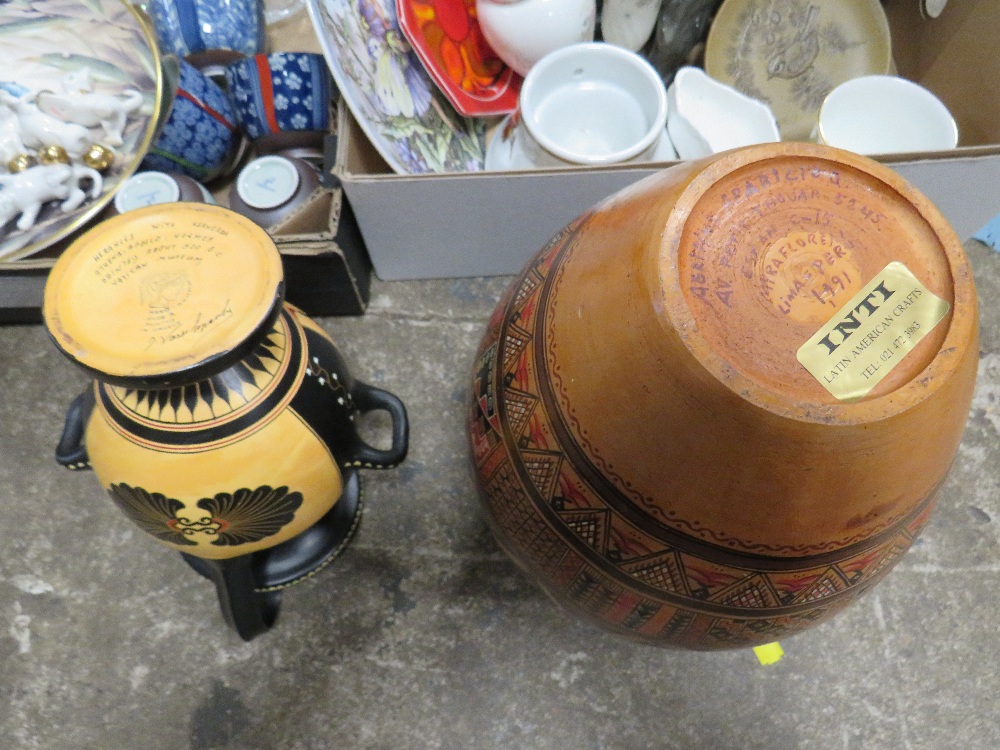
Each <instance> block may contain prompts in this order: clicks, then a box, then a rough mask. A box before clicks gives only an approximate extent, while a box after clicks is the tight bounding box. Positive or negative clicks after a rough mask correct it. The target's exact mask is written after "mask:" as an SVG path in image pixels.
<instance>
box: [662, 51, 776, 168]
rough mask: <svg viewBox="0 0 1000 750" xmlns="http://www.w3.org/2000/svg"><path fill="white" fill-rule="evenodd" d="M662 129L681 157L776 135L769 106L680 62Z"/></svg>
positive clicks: (768, 139)
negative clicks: (683, 65)
mask: <svg viewBox="0 0 1000 750" xmlns="http://www.w3.org/2000/svg"><path fill="white" fill-rule="evenodd" d="M667 102H668V106H667V131H668V132H669V133H670V139H671V140H672V141H673V143H674V147H675V148H676V149H677V154H678V155H679V156H680V158H681V159H700V158H701V157H703V156H709V155H711V154H717V153H719V152H720V151H727V150H729V149H731V148H738V147H740V146H751V145H753V144H755V143H774V142H776V141H780V140H781V134H780V133H779V132H778V123H777V121H776V120H775V119H774V115H773V114H772V112H771V108H770V107H768V106H767V105H766V104H764V103H763V102H761V101H758V100H756V99H752V98H750V97H749V96H746V95H745V94H742V93H740V92H739V91H737V90H736V89H734V88H733V87H732V86H727V85H726V84H724V83H722V82H721V81H717V80H715V79H714V78H712V77H711V76H710V75H708V74H707V73H706V72H705V71H704V70H702V69H701V68H695V67H690V66H687V67H683V68H681V69H680V70H678V71H677V74H676V75H675V76H674V80H673V81H672V82H671V84H670V86H669V88H668V89H667Z"/></svg>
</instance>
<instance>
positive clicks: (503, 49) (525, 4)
mask: <svg viewBox="0 0 1000 750" xmlns="http://www.w3.org/2000/svg"><path fill="white" fill-rule="evenodd" d="M476 17H477V19H478V21H479V28H480V29H481V30H482V32H483V36H484V37H485V38H486V41H487V42H488V43H489V45H490V47H492V48H493V51H494V52H496V53H497V56H498V57H499V58H500V59H501V60H503V61H504V62H505V63H507V65H509V66H510V67H511V68H513V69H514V70H515V71H516V72H517V73H519V74H520V75H522V76H526V75H527V74H528V71H529V70H530V69H531V67H532V66H533V65H534V64H535V63H536V62H538V61H539V60H541V59H542V58H543V57H544V56H545V55H547V54H548V53H549V52H551V51H552V50H555V49H559V48H560V47H565V46H567V45H570V44H576V43H578V42H589V41H592V40H593V39H594V29H595V26H596V24H597V0H477V2H476Z"/></svg>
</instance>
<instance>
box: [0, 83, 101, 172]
mask: <svg viewBox="0 0 1000 750" xmlns="http://www.w3.org/2000/svg"><path fill="white" fill-rule="evenodd" d="M0 104H5V105H7V106H8V107H10V108H11V109H12V110H14V112H15V113H16V114H17V119H18V122H19V123H20V125H21V138H22V140H23V141H24V145H25V146H27V147H28V148H40V147H42V146H62V147H63V148H64V149H66V153H67V154H69V156H70V158H72V159H79V158H80V157H81V156H82V155H83V152H84V151H86V150H87V147H88V146H90V145H91V144H93V143H94V140H95V139H94V136H93V134H92V133H91V132H90V131H89V130H88V129H87V128H85V127H84V126H83V125H79V124H77V123H75V122H63V121H62V120H60V119H58V118H55V117H52V116H51V115H47V114H45V113H44V112H42V111H41V110H40V109H38V107H36V106H35V105H34V104H32V103H31V102H29V101H28V98H27V96H23V97H20V98H18V97H16V96H12V95H11V94H9V93H8V92H6V91H4V90H2V89H0Z"/></svg>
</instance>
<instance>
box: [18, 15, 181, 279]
mask: <svg viewBox="0 0 1000 750" xmlns="http://www.w3.org/2000/svg"><path fill="white" fill-rule="evenodd" d="M0 89H3V90H5V91H6V92H8V93H9V94H11V95H12V96H14V97H18V98H20V99H22V100H23V101H25V102H26V103H28V104H29V105H30V106H31V107H36V108H38V107H39V103H38V94H39V93H41V92H51V93H49V94H46V97H48V99H50V100H51V99H53V98H54V96H55V95H58V96H59V97H65V98H66V99H67V100H72V98H73V97H74V96H84V95H86V94H96V95H101V96H110V97H113V98H115V99H119V100H122V101H125V100H126V99H127V98H128V97H135V96H136V95H138V96H139V97H141V103H139V104H138V106H137V107H136V108H134V109H130V111H128V113H127V114H126V116H125V121H124V123H123V128H122V130H121V134H120V135H121V142H120V143H117V139H116V138H114V137H112V138H111V139H110V140H111V141H112V142H113V145H112V144H110V143H108V142H107V141H108V140H109V138H108V131H107V129H106V128H105V127H103V126H102V125H100V124H95V125H81V123H76V124H77V125H81V126H82V127H86V128H87V130H88V131H89V133H90V134H92V136H93V144H94V145H98V146H103V147H104V148H105V149H108V150H110V152H111V154H112V161H111V165H110V166H109V167H107V168H105V169H104V170H103V172H102V180H101V187H100V190H99V191H98V192H97V194H96V196H93V197H91V195H89V194H88V197H87V199H86V200H84V202H83V203H82V204H80V205H79V206H77V207H75V208H72V209H71V210H68V211H64V210H62V204H61V200H60V199H54V200H48V201H45V202H44V203H43V205H42V208H41V210H40V212H39V214H38V217H37V219H36V220H35V222H34V223H33V224H32V225H31V226H29V227H27V228H25V229H19V228H18V227H17V219H18V218H19V216H20V211H18V212H17V213H16V214H15V215H13V216H12V217H10V219H9V220H8V221H7V222H6V223H5V224H4V225H3V226H2V227H0V262H9V261H14V260H19V259H22V258H25V257H27V256H30V255H33V254H35V253H38V252H40V251H42V250H44V249H45V248H47V247H49V246H51V245H53V244H55V243H56V242H58V241H60V240H62V239H64V238H66V237H68V236H69V235H71V234H73V233H74V232H76V231H77V230H78V229H80V228H81V227H83V226H84V225H85V224H86V223H87V222H88V221H90V220H91V219H93V218H94V217H95V216H96V215H97V213H98V212H99V211H100V210H101V209H102V208H103V207H104V206H105V205H106V204H107V203H108V201H110V200H111V198H112V197H113V195H114V193H115V191H116V190H117V189H118V187H119V186H120V184H121V183H122V182H123V181H124V180H125V179H126V178H127V177H128V176H130V175H131V174H132V173H133V172H134V171H135V170H136V168H137V167H138V166H139V163H140V162H141V161H142V158H143V157H144V156H145V153H146V151H147V149H148V148H149V144H150V142H151V141H152V138H153V134H154V131H155V129H156V125H157V117H158V114H159V113H160V110H161V109H162V107H163V103H164V92H163V71H162V69H161V60H160V56H159V52H158V51H157V46H156V39H155V36H154V34H153V31H152V28H151V26H150V25H149V22H148V20H146V19H145V17H144V16H142V15H141V14H140V12H139V11H137V10H136V9H135V8H133V7H132V5H130V4H129V3H127V2H125V0H48V1H47V2H31V1H30V0H9V2H5V3H3V4H0ZM81 92H82V93H81ZM78 101H81V100H78ZM39 111H41V109H40V108H39ZM10 112H11V110H10V108H9V106H7V105H3V104H0V115H9V113H10ZM36 150H37V149H35V148H32V149H29V150H28V153H29V155H32V156H33V155H34V152H35V151H36ZM74 163H77V164H82V162H81V161H79V160H78V159H77V160H74ZM81 180H82V182H81V183H79V187H81V188H82V189H84V190H85V191H86V190H87V188H88V187H91V186H92V185H91V183H89V181H88V178H86V177H81ZM13 189H16V181H15V180H14V179H12V175H11V173H10V170H9V169H8V167H7V166H6V165H0V197H2V196H3V193H4V191H5V190H13ZM88 193H89V191H88ZM6 215H7V214H6V213H4V214H3V215H2V216H0V218H3V217H5V216H6Z"/></svg>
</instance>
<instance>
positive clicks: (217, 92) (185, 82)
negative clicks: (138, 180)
mask: <svg viewBox="0 0 1000 750" xmlns="http://www.w3.org/2000/svg"><path fill="white" fill-rule="evenodd" d="M241 141H242V134H241V133H240V132H239V130H238V127H237V125H236V118H235V116H234V113H233V107H232V105H231V103H230V101H229V98H228V97H227V96H226V93H225V92H224V91H223V90H222V89H221V88H220V87H219V86H218V85H216V84H215V83H214V82H213V81H212V80H211V79H209V78H207V77H206V76H204V75H203V74H202V73H201V72H199V71H198V69H197V68H195V67H194V66H192V65H190V64H189V63H187V62H184V61H183V60H182V61H181V75H180V83H179V84H178V86H177V94H176V97H175V99H174V103H173V106H172V108H171V110H170V115H169V116H168V117H167V121H166V123H164V125H163V129H162V130H161V131H160V134H159V135H158V136H157V138H156V140H155V141H154V142H153V145H152V146H151V147H150V149H149V152H148V153H147V154H146V157H145V159H143V162H142V167H143V168H144V169H152V170H159V171H162V172H180V173H181V174H185V175H187V176H188V177H193V178H194V179H196V180H198V181H200V182H208V181H210V180H212V179H214V178H216V177H218V176H219V175H221V174H223V173H224V172H225V171H226V169H227V168H228V167H230V166H231V165H232V164H233V162H234V161H235V159H234V157H235V155H236V153H237V151H238V148H239V144H240V143H241Z"/></svg>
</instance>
